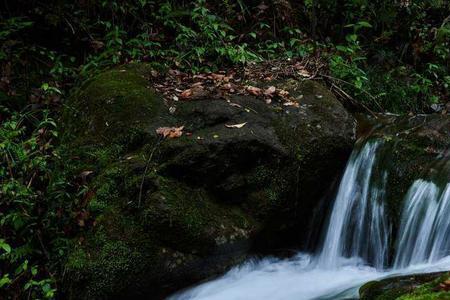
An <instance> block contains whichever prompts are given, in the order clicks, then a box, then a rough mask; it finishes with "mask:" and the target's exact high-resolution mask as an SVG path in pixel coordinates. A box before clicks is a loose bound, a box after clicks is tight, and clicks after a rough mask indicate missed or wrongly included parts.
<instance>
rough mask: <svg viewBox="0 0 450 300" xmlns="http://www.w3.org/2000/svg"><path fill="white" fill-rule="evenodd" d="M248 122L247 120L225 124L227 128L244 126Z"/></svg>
mask: <svg viewBox="0 0 450 300" xmlns="http://www.w3.org/2000/svg"><path fill="white" fill-rule="evenodd" d="M245 124H247V122H244V123H240V124H225V127H227V128H242V127H244V126H245Z"/></svg>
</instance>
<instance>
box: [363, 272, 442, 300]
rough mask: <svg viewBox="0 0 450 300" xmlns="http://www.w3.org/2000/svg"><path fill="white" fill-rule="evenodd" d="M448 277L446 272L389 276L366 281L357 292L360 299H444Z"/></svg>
mask: <svg viewBox="0 0 450 300" xmlns="http://www.w3.org/2000/svg"><path fill="white" fill-rule="evenodd" d="M449 279H450V274H449V273H447V272H438V273H429V274H413V275H405V276H398V277H391V278H386V279H383V280H379V281H371V282H368V283H366V284H365V285H363V286H362V287H361V288H360V290H359V294H360V297H361V300H438V299H439V300H445V299H450V292H449V291H448V287H447V286H446V284H445V282H446V281H448V280H449Z"/></svg>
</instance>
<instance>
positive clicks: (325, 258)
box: [318, 142, 389, 268]
mask: <svg viewBox="0 0 450 300" xmlns="http://www.w3.org/2000/svg"><path fill="white" fill-rule="evenodd" d="M379 146H380V142H369V143H367V144H366V145H365V146H364V147H363V149H362V150H361V151H359V152H356V151H355V152H354V153H353V154H352V156H351V157H350V160H349V163H348V165H347V168H346V170H345V173H344V176H343V178H342V181H341V184H340V186H339V192H338V194H337V197H336V200H335V203H334V206H333V210H332V213H331V217H330V223H329V226H328V230H327V233H326V237H325V241H324V243H323V249H322V252H321V254H320V256H319V258H318V264H319V266H320V267H324V268H336V267H339V265H340V264H341V258H343V257H353V258H361V259H362V260H364V261H367V262H372V263H373V264H374V266H375V267H377V268H383V267H384V266H385V264H386V260H387V256H388V252H387V251H388V238H389V227H388V224H387V220H386V214H385V213H384V210H385V209H384V202H383V196H384V185H385V184H386V176H387V174H386V173H385V172H384V173H383V174H382V175H381V176H382V180H381V185H380V186H378V185H377V184H375V183H376V181H375V180H373V178H372V176H375V175H376V174H374V166H375V165H376V163H377V161H376V159H377V155H376V152H377V149H378V148H379Z"/></svg>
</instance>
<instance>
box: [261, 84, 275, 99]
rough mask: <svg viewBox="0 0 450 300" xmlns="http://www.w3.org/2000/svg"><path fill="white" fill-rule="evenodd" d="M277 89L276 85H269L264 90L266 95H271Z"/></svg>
mask: <svg viewBox="0 0 450 300" xmlns="http://www.w3.org/2000/svg"><path fill="white" fill-rule="evenodd" d="M276 90H277V89H276V87H274V86H269V87H268V88H267V89H266V90H265V91H264V95H266V96H269V97H270V96H272V95H273V93H275V91H276Z"/></svg>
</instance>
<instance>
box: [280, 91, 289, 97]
mask: <svg viewBox="0 0 450 300" xmlns="http://www.w3.org/2000/svg"><path fill="white" fill-rule="evenodd" d="M278 96H280V97H283V98H284V97H287V96H289V92H288V91H285V90H278Z"/></svg>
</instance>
